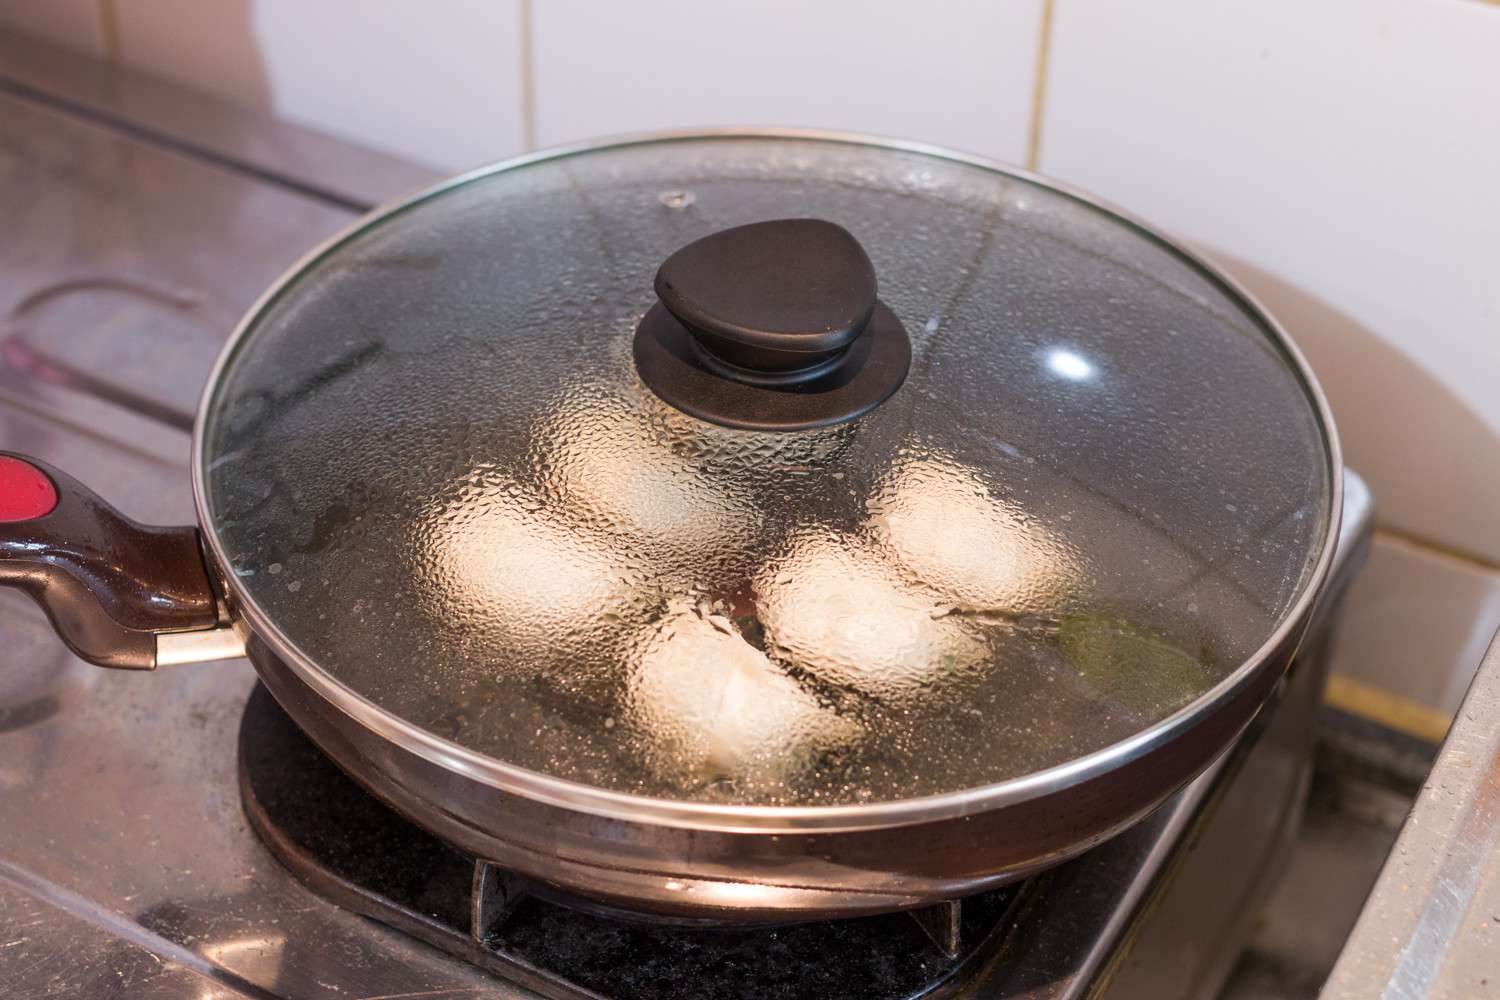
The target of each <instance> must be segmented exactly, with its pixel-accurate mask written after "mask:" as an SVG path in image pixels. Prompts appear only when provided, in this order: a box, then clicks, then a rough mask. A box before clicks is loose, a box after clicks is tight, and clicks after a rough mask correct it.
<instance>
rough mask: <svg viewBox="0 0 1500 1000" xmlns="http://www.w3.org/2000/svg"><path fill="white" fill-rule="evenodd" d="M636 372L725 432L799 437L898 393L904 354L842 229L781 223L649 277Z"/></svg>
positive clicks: (673, 260) (703, 244) (860, 252)
mask: <svg viewBox="0 0 1500 1000" xmlns="http://www.w3.org/2000/svg"><path fill="white" fill-rule="evenodd" d="M656 294H657V296H658V298H660V299H661V301H660V302H659V303H658V304H657V305H656V306H654V307H652V309H651V310H650V311H649V312H647V313H646V315H645V317H644V318H643V319H642V320H641V322H640V325H639V326H638V327H637V328H636V338H635V363H636V370H637V371H638V372H639V373H640V375H641V378H642V379H643V380H644V381H645V383H646V384H647V385H648V386H650V387H651V389H652V390H653V391H654V392H655V393H656V394H657V395H658V396H660V397H661V398H662V399H664V400H666V401H667V402H668V403H670V404H672V405H673V406H675V407H677V408H678V409H680V410H683V411H685V412H687V413H690V414H693V415H694V416H697V417H701V418H702V419H705V420H711V421H713V422H715V423H719V424H724V425H726V426H730V427H744V428H754V429H759V430H796V429H800V428H807V427H818V426H823V425H826V424H832V423H838V422H840V421H843V420H848V419H850V418H852V417H856V416H858V415H859V414H861V413H864V412H866V411H867V410H869V409H870V408H871V407H873V406H875V405H876V404H878V403H880V402H881V401H882V400H884V399H886V398H887V397H888V396H890V395H891V393H893V392H895V391H896V389H897V388H899V387H900V385H901V382H902V380H903V379H905V377H906V372H907V369H908V367H910V364H911V344H910V342H909V341H908V340H907V337H906V331H905V330H904V329H903V328H902V327H901V322H900V320H898V319H896V317H895V316H894V315H893V314H892V313H891V311H890V310H889V309H887V308H886V307H885V306H884V305H882V304H881V303H880V302H879V301H878V300H877V299H876V297H875V295H876V283H875V268H874V265H872V264H871V263H870V258H869V256H868V255H867V254H866V253H865V251H864V248H863V247H861V246H860V245H859V241H857V240H856V239H855V238H854V237H853V236H852V235H851V234H850V233H849V231H848V230H846V229H844V228H843V227H842V226H838V225H835V224H834V223H832V222H824V221H822V220H820V219H778V220H775V221H771V222H756V223H752V224H751V225H748V226H737V227H735V228H733V229H725V230H722V231H720V232H717V233H713V234H712V235H709V236H705V237H703V238H702V239H699V240H696V241H694V242H692V243H689V244H688V245H687V246H685V247H683V248H682V249H680V250H678V251H677V252H676V253H674V254H672V256H670V257H668V258H667V260H666V262H665V263H663V264H662V265H661V268H660V269H659V270H658V271H657V272H656Z"/></svg>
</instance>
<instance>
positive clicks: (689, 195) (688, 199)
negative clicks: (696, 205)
mask: <svg viewBox="0 0 1500 1000" xmlns="http://www.w3.org/2000/svg"><path fill="white" fill-rule="evenodd" d="M656 200H657V201H659V202H661V203H662V204H663V205H665V206H667V207H668V208H675V209H684V208H687V207H688V206H689V205H691V204H692V203H693V202H695V201H697V200H698V199H697V197H696V196H694V194H693V192H691V191H663V192H662V193H661V194H659V195H657V197H656Z"/></svg>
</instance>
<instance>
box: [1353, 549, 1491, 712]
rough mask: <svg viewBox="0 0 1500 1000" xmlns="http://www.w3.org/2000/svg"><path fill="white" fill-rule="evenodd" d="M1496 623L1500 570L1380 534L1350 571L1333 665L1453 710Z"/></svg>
mask: <svg viewBox="0 0 1500 1000" xmlns="http://www.w3.org/2000/svg"><path fill="white" fill-rule="evenodd" d="M1497 626H1500V575H1497V574H1496V573H1493V572H1489V571H1486V570H1484V569H1483V568H1481V567H1477V566H1474V565H1473V564H1471V563H1467V562H1464V561H1462V560H1458V559H1454V558H1452V557H1449V556H1445V555H1442V554H1441V553H1436V552H1433V551H1432V550H1430V549H1427V548H1424V547H1422V546H1418V545H1412V544H1410V543H1408V542H1405V541H1403V540H1401V539H1399V538H1392V537H1390V536H1381V537H1377V538H1376V539H1375V544H1374V546H1373V547H1372V548H1371V550H1370V561H1369V562H1368V563H1366V564H1365V568H1364V569H1363V570H1362V571H1361V573H1360V575H1359V576H1358V577H1356V578H1355V581H1354V584H1353V586H1352V588H1351V589H1350V591H1349V597H1348V600H1347V602H1346V605H1345V608H1344V614H1343V618H1342V620H1341V622H1340V624H1339V630H1338V633H1337V636H1336V637H1335V646H1334V656H1333V670H1334V672H1335V673H1338V674H1342V675H1344V676H1348V677H1353V678H1355V679H1357V680H1358V681H1359V682H1360V683H1362V684H1366V685H1369V686H1372V687H1374V688H1377V689H1379V690H1381V691H1385V692H1390V693H1393V694H1396V695H1398V696H1399V697H1401V698H1403V699H1406V700H1408V701H1411V702H1415V703H1416V704H1418V705H1423V706H1427V707H1429V708H1435V709H1438V710H1440V711H1442V712H1444V713H1448V714H1452V713H1453V712H1455V711H1457V709H1458V706H1459V704H1460V703H1461V702H1462V701H1463V697H1464V692H1465V690H1467V688H1468V686H1469V681H1470V680H1471V679H1472V678H1473V676H1474V671H1475V669H1476V668H1477V667H1478V666H1479V661H1480V659H1481V658H1483V656H1484V651H1485V649H1486V648H1488V647H1489V644H1490V640H1491V639H1492V638H1494V635H1495V629H1496V627H1497Z"/></svg>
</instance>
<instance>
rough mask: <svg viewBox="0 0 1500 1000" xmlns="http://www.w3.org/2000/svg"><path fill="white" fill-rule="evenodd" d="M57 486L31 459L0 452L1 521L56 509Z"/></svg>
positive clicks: (31, 517)
mask: <svg viewBox="0 0 1500 1000" xmlns="http://www.w3.org/2000/svg"><path fill="white" fill-rule="evenodd" d="M56 506H57V487H56V486H53V485H52V480H51V479H49V478H48V477H47V474H46V473H45V472H43V471H42V470H41V469H38V468H37V467H36V466H34V465H32V464H31V463H29V462H23V461H21V460H20V459H19V458H11V457H10V456H9V455H0V522H10V521H30V520H32V519H33V518H38V517H43V516H45V515H47V514H50V513H52V509H53V508H54V507H56Z"/></svg>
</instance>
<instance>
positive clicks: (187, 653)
mask: <svg viewBox="0 0 1500 1000" xmlns="http://www.w3.org/2000/svg"><path fill="white" fill-rule="evenodd" d="M0 586H8V587H17V588H19V589H20V590H23V591H25V592H26V593H27V594H29V595H30V596H31V598H32V599H33V600H34V601H36V602H37V603H38V604H40V605H41V606H42V609H43V610H44V611H46V612H47V617H48V618H49V619H50V620H51V622H52V627H53V628H55V629H56V630H57V633H58V635H60V636H61V637H62V640H63V642H65V643H67V644H68V648H69V649H71V650H72V651H73V652H74V653H76V654H78V656H80V657H82V658H83V659H85V660H88V661H89V662H90V663H96V664H98V665H99V666H102V667H121V668H124V669H129V670H150V669H152V668H154V667H155V666H156V665H157V664H158V663H168V662H179V663H180V662H190V661H198V660H207V659H224V658H228V657H231V656H241V655H243V649H242V647H241V646H240V645H239V640H238V639H237V638H235V637H234V633H233V632H232V631H231V630H229V629H228V628H227V625H226V620H227V619H226V615H225V613H224V607H223V602H222V601H221V600H220V599H219V594H218V590H217V589H216V587H215V586H214V583H213V580H212V577H211V576H210V575H209V572H208V567H207V566H206V565H205V563H204V559H203V550H202V547H201V545H200V540H199V536H198V529H197V528H195V527H180V528H158V527H152V526H148V525H144V524H137V523H136V522H135V521H132V520H130V519H129V518H127V517H125V516H124V515H123V514H121V513H120V512H119V511H117V510H115V509H114V508H113V507H111V506H110V505H109V504H107V503H105V502H104V501H103V500H101V499H100V498H99V497H98V495H96V494H95V493H94V492H93V491H92V490H90V489H89V488H88V487H86V486H84V485H83V484H82V483H80V482H79V481H78V480H76V479H74V478H73V477H72V476H69V475H67V474H65V473H63V472H60V471H58V470H57V469H54V468H52V467H51V466H49V465H46V464H44V463H42V462H38V461H37V460H36V459H33V458H26V457H23V456H20V455H15V454H12V453H10V452H0Z"/></svg>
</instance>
